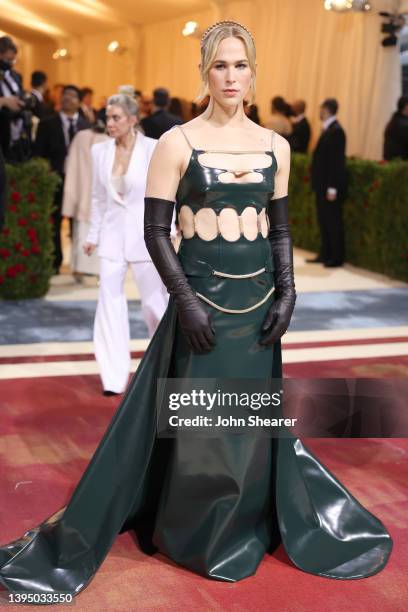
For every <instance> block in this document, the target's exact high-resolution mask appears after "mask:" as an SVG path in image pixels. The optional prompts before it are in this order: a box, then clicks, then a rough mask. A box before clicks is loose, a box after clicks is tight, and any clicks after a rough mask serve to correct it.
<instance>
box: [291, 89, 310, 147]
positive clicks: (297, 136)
mask: <svg viewBox="0 0 408 612" xmlns="http://www.w3.org/2000/svg"><path fill="white" fill-rule="evenodd" d="M292 111H293V116H292V117H291V123H292V130H293V131H292V133H291V134H289V136H286V138H287V139H288V140H289V144H290V147H291V149H292V151H294V152H295V153H307V149H308V146H309V141H310V123H309V121H308V120H307V118H306V117H305V111H306V102H305V101H304V100H296V101H295V102H293V104H292Z"/></svg>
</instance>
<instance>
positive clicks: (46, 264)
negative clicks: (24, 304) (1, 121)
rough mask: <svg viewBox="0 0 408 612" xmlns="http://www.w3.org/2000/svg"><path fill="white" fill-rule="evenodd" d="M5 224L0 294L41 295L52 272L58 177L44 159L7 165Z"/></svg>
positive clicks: (0, 245)
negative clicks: (55, 194)
mask: <svg viewBox="0 0 408 612" xmlns="http://www.w3.org/2000/svg"><path fill="white" fill-rule="evenodd" d="M6 172H7V186H8V188H7V204H6V218H5V225H4V228H3V230H2V232H0V297H1V298H4V299H10V300H12V299H24V298H37V297H42V296H43V295H45V293H46V292H47V291H48V287H49V280H50V277H51V275H52V259H53V241H52V235H51V231H52V226H51V213H52V210H53V195H54V192H55V189H56V187H57V185H58V183H59V181H60V179H59V178H58V176H57V175H56V174H55V173H53V172H50V170H49V166H48V163H47V162H46V161H44V160H42V159H33V160H31V161H29V162H26V163H23V164H18V165H16V166H7V168H6Z"/></svg>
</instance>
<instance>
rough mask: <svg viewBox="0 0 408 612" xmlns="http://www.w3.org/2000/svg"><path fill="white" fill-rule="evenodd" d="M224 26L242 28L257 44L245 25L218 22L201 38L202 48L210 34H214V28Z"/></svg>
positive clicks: (234, 22) (235, 22) (227, 21)
mask: <svg viewBox="0 0 408 612" xmlns="http://www.w3.org/2000/svg"><path fill="white" fill-rule="evenodd" d="M223 25H228V26H238V27H239V28H242V29H243V30H245V32H247V33H248V34H249V35H250V37H251V39H252V42H253V43H254V44H255V41H254V37H253V36H252V34H251V32H250V31H249V30H248V29H247V28H246V27H245V26H244V25H242V23H238V21H230V20H226V21H217V23H214V24H213V25H211V26H210V27H209V28H207V29H206V31H205V32H204V34H203V36H202V38H201V42H200V46H201V48H202V47H203V45H204V43H205V41H206V39H207V36H208V35H209V33H210V32H212V31H213V30H214V28H218V26H223Z"/></svg>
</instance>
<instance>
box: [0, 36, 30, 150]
mask: <svg viewBox="0 0 408 612" xmlns="http://www.w3.org/2000/svg"><path fill="white" fill-rule="evenodd" d="M16 61H17V46H16V45H15V43H14V42H13V40H12V39H11V38H10V37H9V36H1V37H0V100H1V101H2V102H1V103H0V146H1V148H2V150H3V154H4V157H5V158H6V159H7V160H9V161H12V162H19V161H24V160H25V159H28V158H29V157H30V154H31V121H30V118H31V115H30V113H29V112H28V111H26V110H24V102H23V101H22V98H23V95H24V91H23V86H22V80H21V76H20V75H19V74H18V72H16V71H15V70H14V69H13V66H14V64H15V63H16Z"/></svg>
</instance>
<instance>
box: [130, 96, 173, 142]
mask: <svg viewBox="0 0 408 612" xmlns="http://www.w3.org/2000/svg"><path fill="white" fill-rule="evenodd" d="M169 104H170V96H169V92H168V91H167V89H164V88H163V87H159V88H157V89H155V90H154V92H153V112H152V114H151V115H149V116H148V117H145V118H144V119H142V120H141V122H140V124H141V126H142V128H143V130H144V133H145V134H146V136H149V138H156V139H158V138H160V136H161V135H162V134H164V132H167V130H170V128H172V127H173V126H175V125H181V124H182V123H183V120H182V119H180V117H177V116H176V115H172V113H169V112H168V110H167V108H168V106H169Z"/></svg>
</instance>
